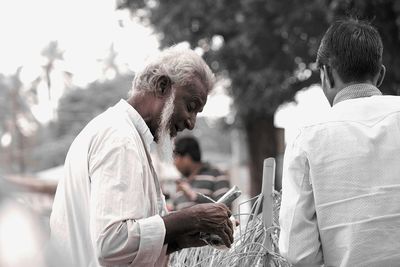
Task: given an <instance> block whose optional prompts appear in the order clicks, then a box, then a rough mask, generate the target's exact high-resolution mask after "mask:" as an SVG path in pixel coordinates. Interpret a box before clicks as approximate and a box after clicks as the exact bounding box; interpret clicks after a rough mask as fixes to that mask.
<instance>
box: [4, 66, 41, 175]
mask: <svg viewBox="0 0 400 267" xmlns="http://www.w3.org/2000/svg"><path fill="white" fill-rule="evenodd" d="M21 69H22V68H21V67H19V68H18V69H17V70H16V72H15V73H14V74H12V75H10V76H4V75H1V74H0V139H2V138H3V137H4V136H9V140H10V141H9V142H8V144H2V143H0V147H1V146H4V147H2V149H1V153H0V154H1V156H2V158H3V159H2V166H1V167H2V168H4V170H3V171H4V172H18V173H24V172H25V171H27V165H28V158H27V155H28V154H29V153H28V151H29V149H30V146H31V140H30V138H31V136H32V134H33V133H34V132H35V131H36V129H37V128H38V122H37V121H36V119H35V118H34V116H33V115H32V113H31V110H30V107H29V103H28V101H27V100H28V98H29V96H28V94H29V92H26V91H24V90H23V89H24V88H23V84H22V82H21V80H20V73H21Z"/></svg>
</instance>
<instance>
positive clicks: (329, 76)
mask: <svg viewBox="0 0 400 267" xmlns="http://www.w3.org/2000/svg"><path fill="white" fill-rule="evenodd" d="M323 69H324V74H325V77H326V81H327V83H328V85H329V88H333V87H334V86H335V80H334V79H333V75H332V69H331V68H330V67H329V66H326V65H324V67H323Z"/></svg>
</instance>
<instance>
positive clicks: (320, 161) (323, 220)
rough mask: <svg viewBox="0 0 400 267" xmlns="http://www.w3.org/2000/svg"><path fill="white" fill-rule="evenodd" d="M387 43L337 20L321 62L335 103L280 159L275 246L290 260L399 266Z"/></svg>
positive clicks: (359, 24)
mask: <svg viewBox="0 0 400 267" xmlns="http://www.w3.org/2000/svg"><path fill="white" fill-rule="evenodd" d="M382 53H383V45H382V40H381V38H380V36H379V33H378V31H377V30H376V29H375V28H374V27H373V26H372V25H370V24H369V23H367V22H363V21H359V20H356V19H347V20H343V21H338V22H335V23H333V24H332V25H331V26H330V27H329V29H328V30H327V32H326V33H325V35H324V37H323V38H322V41H321V44H320V47H319V50H318V55H317V64H318V66H319V70H320V75H321V83H322V89H323V91H324V93H325V96H326V98H327V99H328V101H329V103H330V104H331V105H332V108H331V110H330V113H329V114H328V115H327V116H326V118H324V119H323V120H322V121H319V122H317V123H313V124H310V125H307V126H305V127H303V128H301V131H300V132H299V134H298V135H297V138H296V139H295V140H294V142H293V143H292V144H289V145H288V146H287V150H286V153H285V159H284V171H283V188H282V193H283V195H282V203H281V210H280V226H281V232H280V239H279V248H280V252H281V253H282V255H283V256H285V257H286V258H288V259H289V261H290V262H291V263H293V264H294V265H295V266H300V265H301V266H316V265H322V264H324V266H398V265H399V262H400V242H399V240H400V205H399V203H400V175H399V174H400V164H399V162H400V127H399V125H400V97H399V96H383V95H382V93H381V91H380V90H379V89H378V87H379V86H380V85H381V83H382V80H383V78H384V75H385V67H384V66H383V65H382Z"/></svg>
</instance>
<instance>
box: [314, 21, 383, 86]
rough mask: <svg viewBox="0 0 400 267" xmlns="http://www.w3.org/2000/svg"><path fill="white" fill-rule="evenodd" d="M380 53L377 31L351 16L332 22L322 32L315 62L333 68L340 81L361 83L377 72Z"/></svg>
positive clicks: (381, 48) (381, 47) (380, 41)
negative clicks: (324, 31)
mask: <svg viewBox="0 0 400 267" xmlns="http://www.w3.org/2000/svg"><path fill="white" fill-rule="evenodd" d="M382 53H383V45H382V39H381V37H380V35H379V33H378V31H377V30H376V29H375V28H374V27H373V26H372V25H370V24H369V23H368V22H365V21H360V20H357V19H353V18H351V19H346V20H340V21H337V22H335V23H333V24H332V25H331V26H330V27H329V29H328V30H327V31H326V33H325V35H324V37H323V38H322V41H321V44H320V47H319V49H318V54H317V64H318V67H320V68H321V67H322V66H324V65H327V66H329V67H332V68H334V69H335V70H336V71H337V72H338V74H339V76H340V78H341V79H342V80H343V81H344V82H353V81H358V82H362V81H365V80H366V79H368V78H372V77H374V76H375V75H376V74H378V72H379V70H380V68H381V65H382Z"/></svg>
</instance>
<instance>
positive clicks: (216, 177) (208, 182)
mask: <svg viewBox="0 0 400 267" xmlns="http://www.w3.org/2000/svg"><path fill="white" fill-rule="evenodd" d="M174 164H175V166H176V168H177V169H178V170H179V172H180V173H181V174H182V175H183V178H182V179H179V180H178V181H177V193H176V194H175V196H174V199H173V203H174V207H175V209H176V210H180V209H183V208H187V207H191V206H193V205H195V204H198V203H208V202H210V200H209V199H207V198H205V197H203V195H204V196H207V197H209V198H211V199H212V200H214V201H216V200H218V199H219V198H220V197H221V196H222V195H224V194H225V193H226V192H227V191H228V190H229V187H230V185H229V178H228V176H227V175H226V174H225V173H223V172H221V171H220V170H219V169H217V168H216V167H214V166H212V165H211V164H209V163H206V162H203V161H202V159H201V149H200V145H199V143H198V141H197V140H196V139H195V138H194V137H190V136H186V137H182V138H178V139H177V140H176V142H175V150H174ZM198 193H201V195H199V194H198Z"/></svg>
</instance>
